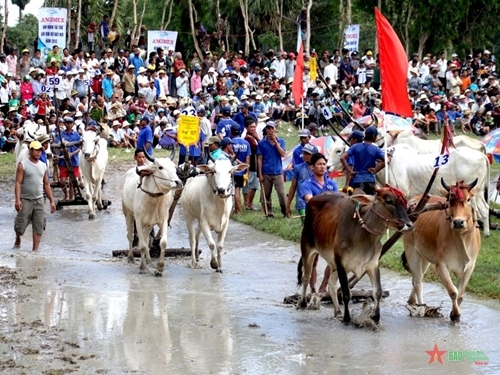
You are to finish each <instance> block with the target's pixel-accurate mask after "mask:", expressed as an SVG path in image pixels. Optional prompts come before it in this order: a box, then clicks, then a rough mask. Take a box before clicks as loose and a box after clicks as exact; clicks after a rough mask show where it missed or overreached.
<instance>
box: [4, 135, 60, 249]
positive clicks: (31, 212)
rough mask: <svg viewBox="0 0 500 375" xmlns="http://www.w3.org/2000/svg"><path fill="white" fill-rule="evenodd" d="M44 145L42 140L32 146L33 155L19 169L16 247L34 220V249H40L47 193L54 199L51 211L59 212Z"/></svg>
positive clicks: (17, 174) (15, 226)
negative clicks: (42, 157) (44, 198)
mask: <svg viewBox="0 0 500 375" xmlns="http://www.w3.org/2000/svg"><path fill="white" fill-rule="evenodd" d="M42 151H43V146H42V144H41V143H40V142H38V141H33V142H31V143H30V145H29V158H28V159H26V160H23V161H21V162H20V163H19V164H18V165H17V169H16V182H15V189H14V193H15V209H16V211H17V216H16V219H15V222H14V231H15V232H16V241H15V243H14V247H16V248H19V247H20V246H21V237H22V236H23V234H24V232H25V231H26V228H27V226H28V225H29V224H30V223H31V225H32V229H33V248H32V249H33V251H38V248H39V246H40V241H41V239H42V234H43V232H44V230H45V211H44V207H43V203H44V200H43V193H44V192H45V194H46V196H47V198H48V200H49V202H50V212H51V213H54V212H55V211H56V205H55V203H54V198H53V196H52V189H51V188H50V184H49V177H48V173H47V165H46V164H45V163H43V162H42V161H40V156H41V154H42Z"/></svg>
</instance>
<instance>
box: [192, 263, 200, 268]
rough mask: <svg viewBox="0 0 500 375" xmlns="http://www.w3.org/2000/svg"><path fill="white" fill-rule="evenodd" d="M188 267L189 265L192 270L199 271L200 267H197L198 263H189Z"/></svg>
mask: <svg viewBox="0 0 500 375" xmlns="http://www.w3.org/2000/svg"><path fill="white" fill-rule="evenodd" d="M190 265H191V268H194V269H200V268H201V266H200V265H199V263H198V262H191V263H190Z"/></svg>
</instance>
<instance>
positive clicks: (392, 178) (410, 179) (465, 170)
mask: <svg viewBox="0 0 500 375" xmlns="http://www.w3.org/2000/svg"><path fill="white" fill-rule="evenodd" d="M391 148H392V149H393V156H392V160H391V161H390V163H389V165H388V166H386V168H387V169H388V171H387V174H388V176H389V181H387V182H388V183H389V184H391V185H393V186H396V187H397V188H399V189H400V190H401V191H402V192H403V193H404V194H405V195H406V196H407V197H414V196H416V195H419V194H422V193H423V192H424V191H425V188H426V186H427V183H428V182H429V179H430V178H431V175H432V173H433V170H434V165H435V164H436V157H437V156H436V155H435V154H422V153H420V152H419V151H418V150H416V149H414V148H412V147H409V146H407V145H397V146H393V147H391ZM445 161H446V158H445V159H443V161H442V165H441V166H440V168H439V172H438V174H437V178H436V179H435V181H434V184H433V185H432V187H431V190H430V194H435V195H438V194H440V191H439V187H440V186H439V181H441V177H443V178H444V179H445V180H447V181H470V180H471V179H474V178H476V177H477V178H478V181H477V185H476V188H477V190H478V193H477V194H476V195H475V196H474V197H472V199H471V206H472V207H473V208H474V210H476V212H477V214H478V217H479V218H480V219H482V220H483V224H484V235H485V236H489V234H490V223H489V205H488V202H487V201H486V200H485V193H486V192H487V190H488V184H489V175H490V164H489V162H488V158H487V157H486V155H484V154H483V153H481V152H480V151H477V150H472V149H470V148H467V147H460V148H458V149H454V148H451V149H450V154H449V156H448V160H447V162H446V164H444V162H445ZM443 164H444V165H443ZM385 173H386V171H385V170H383V169H382V170H381V171H380V172H378V173H377V176H376V177H377V182H378V183H379V184H381V185H382V186H383V185H384V184H385V182H386V181H385Z"/></svg>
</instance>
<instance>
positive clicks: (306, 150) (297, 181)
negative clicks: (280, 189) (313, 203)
mask: <svg viewBox="0 0 500 375" xmlns="http://www.w3.org/2000/svg"><path fill="white" fill-rule="evenodd" d="M300 149H301V151H300V153H301V154H302V158H301V160H302V162H301V163H299V164H296V165H294V167H293V171H292V176H293V177H292V183H291V185H290V189H289V190H288V198H287V202H286V215H287V217H291V216H292V208H291V207H292V201H293V197H294V196H295V193H296V192H298V191H300V188H301V187H302V183H303V182H304V181H306V180H308V179H309V178H311V177H312V175H313V173H312V170H311V166H310V164H309V162H310V160H311V156H312V155H314V154H316V153H317V152H318V149H317V147H316V146H314V145H312V144H310V143H306V144H305V145H304V146H303V147H300ZM295 209H296V210H297V211H298V213H299V215H301V216H302V215H305V213H306V202H305V201H304V199H303V198H302V197H301V196H300V194H297V198H296V199H295ZM303 222H304V218H302V223H303Z"/></svg>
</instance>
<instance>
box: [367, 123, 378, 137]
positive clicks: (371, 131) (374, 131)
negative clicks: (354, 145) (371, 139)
mask: <svg viewBox="0 0 500 375" xmlns="http://www.w3.org/2000/svg"><path fill="white" fill-rule="evenodd" d="M377 134H378V130H377V128H376V127H375V126H373V125H372V126H369V127H367V128H366V129H365V135H377Z"/></svg>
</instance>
